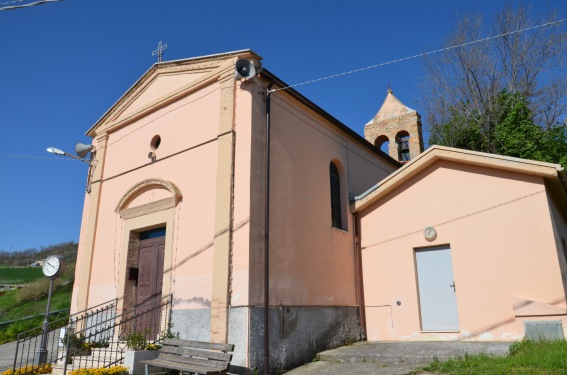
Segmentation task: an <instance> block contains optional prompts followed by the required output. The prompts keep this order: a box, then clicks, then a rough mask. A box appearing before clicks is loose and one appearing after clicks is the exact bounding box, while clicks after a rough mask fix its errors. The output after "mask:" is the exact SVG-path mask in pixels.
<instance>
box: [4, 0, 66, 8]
mask: <svg viewBox="0 0 567 375" xmlns="http://www.w3.org/2000/svg"><path fill="white" fill-rule="evenodd" d="M58 1H63V0H41V1H36V2H34V3H29V4H22V5H12V6H9V7H3V8H0V10H14V9H18V8H26V7H33V6H35V5H41V4H45V3H54V2H58ZM5 4H10V3H5Z"/></svg>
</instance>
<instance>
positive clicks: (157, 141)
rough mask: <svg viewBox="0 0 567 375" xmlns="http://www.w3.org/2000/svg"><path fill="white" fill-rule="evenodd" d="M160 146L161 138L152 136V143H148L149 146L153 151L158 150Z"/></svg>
mask: <svg viewBox="0 0 567 375" xmlns="http://www.w3.org/2000/svg"><path fill="white" fill-rule="evenodd" d="M160 144H161V137H160V136H159V135H156V136H154V137H153V138H152V141H151V142H150V146H151V148H152V150H154V151H155V150H157V149H158V148H159V145H160Z"/></svg>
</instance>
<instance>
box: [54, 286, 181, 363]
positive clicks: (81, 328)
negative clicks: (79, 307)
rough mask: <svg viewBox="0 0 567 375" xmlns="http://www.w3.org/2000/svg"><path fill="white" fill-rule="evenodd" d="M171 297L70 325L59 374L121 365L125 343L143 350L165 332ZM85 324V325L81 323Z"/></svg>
mask: <svg viewBox="0 0 567 375" xmlns="http://www.w3.org/2000/svg"><path fill="white" fill-rule="evenodd" d="M171 305H172V296H171V295H168V296H166V297H163V298H159V299H155V300H152V301H149V302H146V303H144V304H142V305H140V306H137V307H135V308H134V309H132V310H129V311H126V312H123V313H121V314H119V315H116V316H114V317H112V318H108V319H101V320H92V321H84V322H79V321H75V322H73V323H72V324H70V327H69V331H67V333H66V335H65V338H64V340H63V341H64V343H65V349H66V350H65V356H64V358H63V363H64V368H63V373H64V374H66V373H67V371H69V370H78V369H83V368H99V367H110V366H113V365H117V364H122V362H123V360H124V352H125V349H126V347H127V345H132V344H137V345H138V346H139V349H141V350H142V349H145V347H146V346H147V345H149V344H155V343H156V342H159V341H161V340H162V339H163V338H164V337H166V336H168V335H169V327H170V324H169V323H170V315H171ZM81 323H86V324H81Z"/></svg>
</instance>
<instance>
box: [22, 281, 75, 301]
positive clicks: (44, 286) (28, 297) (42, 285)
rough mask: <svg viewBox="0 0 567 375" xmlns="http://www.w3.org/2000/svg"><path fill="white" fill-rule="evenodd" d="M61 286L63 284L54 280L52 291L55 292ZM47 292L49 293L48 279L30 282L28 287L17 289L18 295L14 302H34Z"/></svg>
mask: <svg viewBox="0 0 567 375" xmlns="http://www.w3.org/2000/svg"><path fill="white" fill-rule="evenodd" d="M63 285H64V282H63V281H62V280H61V279H55V281H54V283H53V289H54V290H55V289H57V288H60V287H61V286H63ZM48 292H49V279H48V278H41V279H37V280H36V281H34V282H31V283H29V284H28V285H26V286H24V287H22V288H20V289H18V293H17V294H16V301H17V302H18V303H22V302H28V301H35V300H37V299H39V298H42V297H45V296H46V295H47V293H48Z"/></svg>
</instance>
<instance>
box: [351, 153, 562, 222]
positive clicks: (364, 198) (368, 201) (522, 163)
mask: <svg viewBox="0 0 567 375" xmlns="http://www.w3.org/2000/svg"><path fill="white" fill-rule="evenodd" d="M438 160H449V161H453V162H456V163H462V164H470V165H477V166H482V167H488V168H494V169H500V170H507V171H511V172H517V173H523V174H529V175H536V176H541V177H543V178H544V179H546V180H548V181H550V182H552V184H551V188H553V189H554V191H558V192H559V193H560V194H561V195H562V196H563V197H564V199H565V198H567V175H566V173H565V169H563V167H562V166H561V165H559V164H552V163H545V162H542V161H535V160H527V159H520V158H514V157H510V156H503V155H496V154H488V153H485V152H478V151H470V150H462V149H458V148H452V147H445V146H438V145H435V146H431V147H430V148H428V149H427V150H426V151H425V152H423V153H421V154H420V155H419V156H418V157H416V158H415V159H414V160H412V161H411V162H410V163H408V164H406V165H404V166H403V167H402V168H400V169H398V170H397V171H395V172H394V173H392V174H391V175H389V176H387V177H386V178H384V179H383V180H382V181H380V182H379V183H378V184H376V185H374V186H373V187H371V188H370V189H368V190H367V191H366V192H364V193H362V194H361V195H359V196H357V197H355V198H354V202H353V203H352V205H351V210H352V211H353V212H359V211H362V210H364V209H365V208H367V207H369V206H370V205H372V204H373V203H375V202H377V201H378V200H379V199H380V198H382V197H384V196H385V195H386V194H388V193H389V192H391V191H393V190H394V189H396V188H398V187H400V186H402V185H403V184H404V183H406V182H407V181H409V180H411V179H412V178H413V177H415V176H416V175H417V174H418V173H419V172H421V171H423V170H424V169H425V168H427V167H429V166H430V165H432V164H434V163H435V162H436V161H438Z"/></svg>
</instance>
